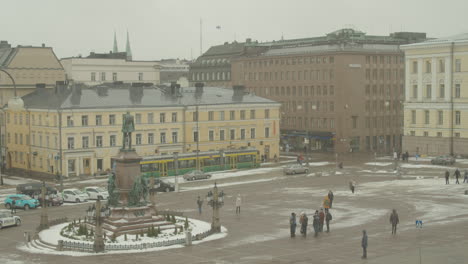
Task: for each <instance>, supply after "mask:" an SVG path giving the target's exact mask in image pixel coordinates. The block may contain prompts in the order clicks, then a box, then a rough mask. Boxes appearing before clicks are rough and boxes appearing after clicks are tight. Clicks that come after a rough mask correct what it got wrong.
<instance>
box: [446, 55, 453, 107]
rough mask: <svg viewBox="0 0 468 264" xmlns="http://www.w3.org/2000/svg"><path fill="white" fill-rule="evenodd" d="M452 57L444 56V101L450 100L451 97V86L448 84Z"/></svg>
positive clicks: (450, 79)
mask: <svg viewBox="0 0 468 264" xmlns="http://www.w3.org/2000/svg"><path fill="white" fill-rule="evenodd" d="M451 73H452V59H451V58H450V56H448V57H445V101H447V102H450V98H452V87H451V85H450V83H451V81H452V74H451Z"/></svg>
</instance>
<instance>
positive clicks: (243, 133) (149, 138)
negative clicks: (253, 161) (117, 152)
mask: <svg viewBox="0 0 468 264" xmlns="http://www.w3.org/2000/svg"><path fill="white" fill-rule="evenodd" d="M228 131H229V138H228V139H229V140H238V139H240V140H244V139H247V138H250V139H255V138H256V129H255V128H250V130H247V129H245V128H241V129H239V135H236V131H237V129H234V128H232V129H229V130H228ZM248 131H249V132H250V134H249V135H247V132H248ZM264 133H265V134H264V137H265V138H269V137H270V128H269V127H266V128H265V131H264ZM170 135H171V138H170V140H171V141H168V138H167V136H168V135H167V133H166V132H161V133H159V144H176V143H179V138H178V132H171V134H170ZM41 138H42V136H41ZM47 138H48V137H47ZM116 140H117V137H116V135H110V136H109V141H108V142H109V144H108V145H106V146H109V147H115V146H116ZM198 140H199V135H198V131H194V132H193V142H197V141H198ZM215 140H219V141H225V140H227V139H226V130H225V129H219V131H218V132H217V133H215V130H212V129H211V130H209V131H208V141H215ZM47 144H48V142H47ZM134 144H135V145H143V144H147V145H152V144H156V142H155V134H154V133H147V134H146V141H145V142H143V134H141V133H137V134H135V141H134ZM33 145H34V142H33ZM47 146H48V145H47ZM93 146H94V147H97V148H102V147H104V137H103V136H96V137H95V142H94V144H93ZM67 148H68V149H75V148H76V146H75V137H73V136H69V137H67ZM81 148H83V149H87V148H90V137H89V136H82V137H81Z"/></svg>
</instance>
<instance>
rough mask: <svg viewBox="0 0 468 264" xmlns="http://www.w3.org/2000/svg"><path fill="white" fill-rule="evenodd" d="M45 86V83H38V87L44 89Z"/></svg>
mask: <svg viewBox="0 0 468 264" xmlns="http://www.w3.org/2000/svg"><path fill="white" fill-rule="evenodd" d="M45 87H46V85H45V83H36V89H44V88H45Z"/></svg>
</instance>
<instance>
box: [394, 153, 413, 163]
mask: <svg viewBox="0 0 468 264" xmlns="http://www.w3.org/2000/svg"><path fill="white" fill-rule="evenodd" d="M400 157H401V160H402V161H408V158H409V153H408V151H406V152H405V153H401V152H396V151H394V152H393V159H394V160H400Z"/></svg>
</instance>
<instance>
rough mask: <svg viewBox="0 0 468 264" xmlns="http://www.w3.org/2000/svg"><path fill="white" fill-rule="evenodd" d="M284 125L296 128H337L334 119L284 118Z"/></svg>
mask: <svg viewBox="0 0 468 264" xmlns="http://www.w3.org/2000/svg"><path fill="white" fill-rule="evenodd" d="M282 123H283V124H284V125H285V126H288V127H294V128H335V119H332V118H307V117H301V116H299V117H296V116H293V117H290V116H288V117H284V118H283V120H282Z"/></svg>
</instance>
